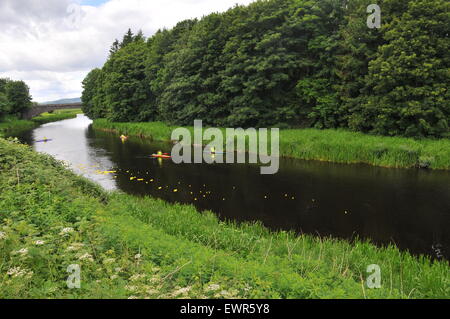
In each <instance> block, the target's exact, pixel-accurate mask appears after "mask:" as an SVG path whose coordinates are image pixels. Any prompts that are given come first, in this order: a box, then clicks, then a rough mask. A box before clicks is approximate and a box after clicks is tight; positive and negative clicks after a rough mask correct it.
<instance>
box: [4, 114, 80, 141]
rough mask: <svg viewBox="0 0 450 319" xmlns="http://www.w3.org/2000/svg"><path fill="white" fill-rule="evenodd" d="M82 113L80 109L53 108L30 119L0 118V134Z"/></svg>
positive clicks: (24, 129) (11, 132) (26, 128)
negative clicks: (53, 109)
mask: <svg viewBox="0 0 450 319" xmlns="http://www.w3.org/2000/svg"><path fill="white" fill-rule="evenodd" d="M80 113H83V111H81V109H67V110H55V111H54V112H52V113H42V114H41V115H39V116H37V117H34V118H32V119H31V120H29V121H28V120H20V119H17V118H16V117H8V118H4V119H2V120H0V136H1V135H2V134H9V135H14V133H15V132H21V131H26V130H31V129H33V128H35V127H36V126H39V125H42V124H45V123H49V122H55V121H61V120H67V119H71V118H74V117H76V116H77V114H80Z"/></svg>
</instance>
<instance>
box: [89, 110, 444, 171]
mask: <svg viewBox="0 0 450 319" xmlns="http://www.w3.org/2000/svg"><path fill="white" fill-rule="evenodd" d="M94 128H96V129H103V130H109V131H116V132H118V133H119V134H125V135H136V136H142V137H149V138H151V139H154V140H161V141H168V140H170V136H171V133H172V130H173V129H174V128H176V127H175V126H168V125H166V124H164V123H162V122H150V123H116V122H109V121H107V120H104V119H98V120H95V121H94ZM188 129H189V130H190V131H191V132H193V128H192V127H188ZM280 155H281V156H286V157H294V158H299V159H305V160H320V161H329V162H337V163H366V164H370V165H376V166H383V167H398V168H412V167H421V168H430V169H445V170H448V169H450V140H449V139H441V140H430V139H423V140H415V139H412V138H402V137H385V136H374V135H368V134H363V133H358V132H350V131H345V130H331V129H329V130H317V129H287V130H281V131H280Z"/></svg>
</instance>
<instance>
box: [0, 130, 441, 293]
mask: <svg viewBox="0 0 450 319" xmlns="http://www.w3.org/2000/svg"><path fill="white" fill-rule="evenodd" d="M0 188H1V189H2V192H1V193H0V256H1V260H2V263H0V274H1V276H0V297H1V298H93V297H95V298H180V297H187V296H189V297H193V298H229V297H237V298H256V297H262V298H332V297H334V298H365V297H367V298H376V297H378V298H438V297H442V298H448V297H449V296H450V290H449V289H450V288H449V287H450V282H449V266H448V263H447V262H431V261H429V260H427V259H425V258H415V257H412V256H411V255H409V254H408V253H401V252H399V251H398V250H397V249H396V248H393V247H389V248H376V247H375V246H373V245H371V244H369V243H365V242H356V243H354V244H349V243H347V242H345V241H339V240H331V239H318V238H315V237H312V236H306V235H304V236H295V235H294V234H291V233H287V232H277V233H274V232H270V231H269V230H267V229H266V228H264V227H262V226H261V225H257V224H256V225H250V224H243V225H236V224H233V223H224V222H220V221H219V220H218V219H217V218H216V217H215V216H214V215H213V214H212V213H199V212H198V211H196V209H195V208H194V207H193V206H187V205H174V204H168V203H165V202H163V201H161V200H157V199H153V198H149V197H144V198H140V197H139V198H138V197H134V196H129V195H125V194H121V193H106V192H104V191H103V190H101V189H100V188H99V187H98V186H96V185H94V184H92V183H91V182H89V181H87V180H85V179H83V178H81V177H78V176H76V175H74V174H73V173H71V172H70V171H69V170H67V169H66V168H65V167H63V165H62V164H61V163H59V162H57V161H55V160H54V159H52V158H51V157H49V156H46V155H42V154H38V153H35V152H33V151H32V150H31V149H30V148H29V147H27V146H24V145H20V144H16V143H14V142H11V141H6V140H3V139H0ZM71 264H79V265H81V288H80V289H68V288H67V286H66V278H67V276H68V275H69V274H68V273H67V272H66V269H67V267H68V266H69V265H71ZM370 264H378V265H379V266H380V267H381V276H382V286H381V288H380V289H369V288H368V287H367V286H366V285H365V279H366V278H367V276H368V273H366V268H367V266H368V265H370Z"/></svg>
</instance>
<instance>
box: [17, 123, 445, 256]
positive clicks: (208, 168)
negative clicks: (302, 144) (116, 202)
mask: <svg viewBox="0 0 450 319" xmlns="http://www.w3.org/2000/svg"><path fill="white" fill-rule="evenodd" d="M91 123H92V121H91V120H90V119H88V118H87V117H86V116H84V115H78V117H77V118H76V119H70V120H64V121H59V122H53V123H48V124H45V125H42V126H40V127H38V128H36V129H34V130H32V131H29V132H25V133H23V134H21V135H20V136H19V137H20V138H21V139H22V140H23V141H24V142H26V143H28V144H30V145H32V146H33V147H34V149H35V150H36V151H38V152H43V153H47V154H50V155H52V156H53V157H55V158H56V159H59V160H63V161H65V162H67V163H68V164H69V165H70V167H71V168H72V169H73V170H74V171H75V172H76V173H78V174H80V175H83V176H85V177H87V178H89V179H91V180H93V181H95V182H97V183H99V184H100V185H102V186H103V187H104V188H105V189H108V190H121V191H123V192H126V193H129V194H134V195H139V196H141V195H150V196H154V197H158V198H162V199H164V200H166V201H169V202H179V203H189V204H193V205H195V206H196V207H197V208H198V209H199V210H211V211H213V212H215V213H216V214H217V215H218V216H219V217H220V218H221V219H226V220H235V221H261V222H262V223H263V224H264V225H266V226H267V227H269V228H271V229H274V230H279V229H284V230H294V231H296V232H299V233H301V232H303V233H308V234H314V235H317V236H332V237H335V238H344V239H349V240H352V239H355V238H361V239H370V240H371V241H372V242H373V243H375V244H377V245H387V244H390V243H393V244H395V245H396V246H397V247H399V248H400V249H402V250H409V251H410V252H411V253H413V254H425V255H428V256H432V257H433V258H439V259H441V258H443V259H447V260H448V259H450V258H449V257H450V250H449V247H450V236H449V231H448V230H449V229H450V172H448V171H432V170H420V169H388V168H380V167H372V166H369V165H364V164H358V165H346V164H334V163H325V162H318V161H303V160H296V159H284V158H283V159H281V160H280V170H279V172H278V173H277V174H275V175H260V170H259V167H258V165H256V164H216V163H215V164H206V163H205V164H178V165H176V164H174V163H172V162H171V160H170V159H169V160H157V159H152V158H150V157H149V155H150V154H152V153H154V152H156V151H158V150H162V151H164V152H170V151H171V148H172V145H171V144H169V143H163V142H152V141H150V140H148V139H142V138H138V137H130V138H129V139H128V140H127V141H126V142H124V143H123V142H122V141H121V140H120V139H119V137H118V135H117V134H114V133H109V132H103V131H98V130H94V129H93V128H92V126H91V125H90V124H91ZM43 138H49V139H52V140H51V141H49V142H46V143H44V142H35V141H37V140H41V139H43Z"/></svg>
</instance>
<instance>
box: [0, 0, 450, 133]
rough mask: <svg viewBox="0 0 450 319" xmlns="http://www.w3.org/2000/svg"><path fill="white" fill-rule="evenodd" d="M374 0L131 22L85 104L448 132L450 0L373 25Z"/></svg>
mask: <svg viewBox="0 0 450 319" xmlns="http://www.w3.org/2000/svg"><path fill="white" fill-rule="evenodd" d="M371 3H373V0H351V1H348V0H260V1H256V2H254V3H252V4H250V5H248V6H239V5H236V6H235V7H233V8H231V9H230V10H228V11H227V12H224V13H213V14H210V15H207V16H204V17H203V18H201V19H192V20H185V21H182V22H179V23H178V24H177V25H176V26H175V27H174V28H172V29H161V30H158V31H157V32H156V33H155V34H154V35H153V36H151V37H149V38H146V37H145V36H144V34H143V33H142V32H141V31H139V32H138V33H136V34H134V33H133V32H132V30H128V32H127V33H126V34H125V35H124V37H123V39H121V40H120V41H119V40H116V41H115V42H114V43H113V44H112V46H111V49H110V54H109V58H108V60H107V61H106V62H105V64H104V65H103V67H102V68H96V69H94V70H92V71H91V72H90V73H89V74H88V75H87V76H86V78H85V79H84V81H83V94H82V102H83V107H84V109H83V111H84V112H85V114H86V115H88V116H89V117H91V118H93V119H96V118H106V119H108V120H110V121H115V122H152V121H164V122H166V123H168V124H170V125H192V123H193V121H194V119H202V120H203V122H204V124H206V125H211V126H220V127H238V126H240V127H279V128H307V127H313V128H320V129H325V128H344V129H348V130H352V131H360V132H364V133H370V134H377V135H388V136H406V137H417V138H422V137H431V138H447V137H450V133H449V119H450V103H449V102H448V101H449V100H450V92H449V90H448V88H449V87H450V54H449V52H450V39H449V26H450V2H449V1H447V0H378V1H377V4H378V5H379V6H380V8H381V27H380V28H369V27H368V25H367V18H368V16H369V13H367V7H368V5H370V4H371ZM0 92H1V90H0ZM0 97H1V95H0ZM0 103H1V102H0Z"/></svg>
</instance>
